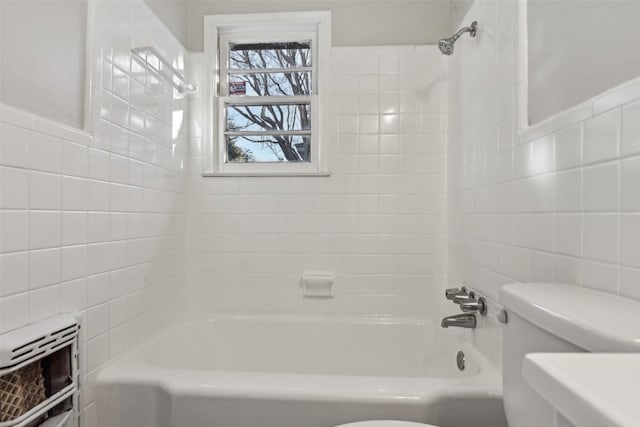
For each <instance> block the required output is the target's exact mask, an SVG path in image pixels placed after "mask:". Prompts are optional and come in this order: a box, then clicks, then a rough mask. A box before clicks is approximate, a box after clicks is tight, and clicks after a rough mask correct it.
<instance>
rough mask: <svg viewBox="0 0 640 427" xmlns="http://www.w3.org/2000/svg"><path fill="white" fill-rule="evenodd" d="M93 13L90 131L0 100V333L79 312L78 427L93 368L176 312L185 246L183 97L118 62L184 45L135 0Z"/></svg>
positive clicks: (178, 51) (175, 53) (178, 55)
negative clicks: (137, 52) (135, 51)
mask: <svg viewBox="0 0 640 427" xmlns="http://www.w3.org/2000/svg"><path fill="white" fill-rule="evenodd" d="M91 7H92V8H94V9H93V10H92V14H91V16H92V20H91V22H90V31H92V34H93V39H94V45H93V52H92V54H91V58H92V61H93V66H94V71H95V73H94V75H93V79H92V102H93V104H92V110H91V111H92V113H91V114H89V123H88V125H90V130H91V131H92V133H93V137H92V136H91V135H90V134H88V133H85V132H82V131H79V130H76V129H71V128H69V127H67V126H65V125H61V124H59V123H55V122H51V121H48V120H45V119H42V118H40V117H37V116H34V115H32V114H30V113H28V112H24V111H19V110H16V109H14V108H11V107H8V106H4V105H2V106H0V333H1V332H5V331H8V330H11V329H14V328H17V327H20V326H23V325H25V324H27V323H29V322H33V321H36V320H40V319H43V318H46V317H48V316H51V315H54V314H57V313H60V312H77V313H79V314H80V315H81V317H82V319H83V326H84V327H83V329H82V340H83V348H82V349H83V353H84V354H85V356H86V357H85V358H83V360H82V363H81V365H82V368H83V372H84V373H85V374H86V377H85V378H86V379H87V380H86V381H83V387H84V388H83V395H84V396H85V397H86V399H85V402H84V405H86V407H87V411H85V415H86V417H85V418H86V423H85V425H86V426H93V425H95V419H94V418H92V416H91V415H92V414H93V415H95V411H93V402H92V401H93V395H94V393H93V390H92V384H93V381H91V380H90V379H91V378H94V377H95V374H96V372H97V368H99V367H100V366H101V365H102V364H103V363H104V362H106V361H107V360H109V359H110V358H112V357H114V356H116V355H118V354H120V353H122V352H123V351H124V350H125V349H127V348H129V347H131V346H132V345H135V344H136V343H137V342H139V341H140V340H142V339H144V338H145V337H147V336H149V335H150V334H152V333H153V332H154V331H156V330H158V329H159V328H161V327H162V326H163V325H165V324H166V323H167V322H168V321H170V320H171V319H172V318H174V317H175V316H176V315H177V314H179V313H181V312H182V307H183V304H182V301H183V298H182V293H181V290H182V289H183V286H182V284H183V283H184V282H185V274H184V264H185V261H184V254H185V253H186V225H185V220H186V216H185V212H184V211H185V184H186V173H185V172H184V161H185V160H186V158H187V156H186V150H187V135H186V128H183V127H182V126H181V123H178V122H177V121H174V120H173V115H172V112H173V111H184V110H185V108H186V106H187V104H186V100H185V99H183V97H182V96H177V94H176V93H175V92H174V91H173V89H172V88H171V86H170V85H169V84H166V83H164V82H162V81H160V80H158V79H157V78H155V77H154V76H153V75H151V74H148V73H146V72H145V71H144V70H143V69H140V68H139V67H137V66H136V65H135V64H132V62H131V61H130V60H129V49H130V48H131V47H133V46H138V45H142V44H144V45H149V44H150V45H154V46H156V47H157V48H159V49H160V50H162V51H163V52H165V54H166V55H167V57H168V58H169V59H170V60H172V61H176V63H183V62H184V61H183V57H184V55H185V51H184V49H183V48H182V47H181V45H180V44H179V43H178V42H177V41H176V40H175V38H174V37H173V36H172V35H171V33H170V32H169V31H168V30H167V29H166V28H165V27H164V26H163V24H161V23H160V21H159V20H158V19H157V18H156V17H155V15H153V13H152V12H151V11H150V10H149V9H148V7H147V6H146V5H145V4H144V2H143V1H141V0H140V1H138V0H135V1H130V2H92V3H91ZM113 70H116V72H115V73H114V72H113ZM111 76H114V78H113V80H114V81H113V82H112V78H111ZM116 76H117V77H116ZM116 80H117V82H116ZM130 82H134V83H131V84H130ZM129 87H131V93H130V92H129ZM134 88H135V93H134ZM111 89H113V91H112V90H111ZM133 103H135V104H136V105H137V106H136V107H134V106H133V105H132V104H133ZM138 122H140V123H138Z"/></svg>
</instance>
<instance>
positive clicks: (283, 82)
mask: <svg viewBox="0 0 640 427" xmlns="http://www.w3.org/2000/svg"><path fill="white" fill-rule="evenodd" d="M310 55H311V49H310V45H309V43H298V42H293V43H269V44H254V45H246V44H245V45H238V46H235V47H234V48H233V49H232V50H231V52H230V61H231V64H230V65H231V68H232V69H236V70H238V69H240V70H260V71H265V72H263V73H262V72H261V73H247V74H234V75H233V80H234V81H235V82H238V81H241V82H245V84H246V85H247V86H248V87H249V88H250V89H251V90H252V91H253V92H254V93H255V95H256V96H296V95H309V94H311V73H310V72H306V71H294V72H288V71H284V72H283V70H282V69H289V68H294V67H308V66H310V65H311V57H310ZM273 68H276V69H280V71H279V72H268V71H269V69H273ZM257 102H259V101H257ZM230 108H231V109H233V110H234V111H235V112H236V113H237V114H238V115H240V116H241V117H242V118H244V119H245V121H243V124H241V125H237V124H233V126H235V127H234V128H233V129H232V128H231V126H232V125H231V124H230V123H228V124H227V128H228V130H250V129H256V125H257V127H259V128H260V129H264V130H268V131H291V130H300V129H303V130H308V129H310V128H311V114H310V106H309V104H308V103H298V104H292V105H282V104H280V105H278V104H275V105H272V104H269V105H232V106H230ZM243 138H244V139H245V140H248V141H251V142H255V143H263V144H268V146H269V148H271V149H272V151H273V152H274V154H275V155H276V156H278V158H279V159H280V160H281V161H283V160H285V159H286V161H289V162H298V161H309V160H310V150H309V146H310V137H309V136H308V135H269V136H268V137H267V136H243ZM275 146H277V147H279V149H280V150H276V147H275ZM280 152H281V153H282V155H283V156H284V159H283V158H281V155H280Z"/></svg>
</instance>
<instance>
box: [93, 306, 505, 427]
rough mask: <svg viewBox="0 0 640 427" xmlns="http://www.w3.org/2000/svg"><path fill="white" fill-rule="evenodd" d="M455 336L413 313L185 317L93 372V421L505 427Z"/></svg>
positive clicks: (118, 424)
mask: <svg viewBox="0 0 640 427" xmlns="http://www.w3.org/2000/svg"><path fill="white" fill-rule="evenodd" d="M463 335H464V331H462V330H456V329H454V328H449V329H441V328H440V327H439V325H437V324H436V322H435V321H434V320H427V319H422V318H397V317H388V318H383V319H381V318H366V317H365V318H363V317H308V316H256V315H224V316H217V317H216V318H214V319H206V320H205V319H192V320H188V321H184V322H182V323H180V324H178V325H176V326H175V327H173V328H171V329H170V330H168V331H167V332H165V333H163V334H162V335H160V336H158V337H156V338H154V339H153V340H152V341H150V342H149V343H147V344H145V345H144V346H142V347H140V348H138V349H135V350H134V351H133V352H132V353H131V354H130V355H129V356H127V357H125V358H123V359H121V360H119V361H117V362H116V363H114V364H112V365H110V366H109V367H108V368H106V369H105V370H103V371H102V372H101V373H100V375H99V377H98V380H97V386H96V387H97V388H96V392H97V412H98V424H99V427H330V426H334V425H337V424H342V423H346V422H350V421H356V420H366V419H381V418H383V419H389V418H393V419H403V420H411V421H421V422H428V423H432V424H437V425H439V426H442V427H467V426H468V427H471V426H473V427H502V426H506V422H505V421H504V416H503V411H502V399H501V384H500V383H501V381H500V376H499V374H498V373H497V372H496V371H495V370H494V369H492V368H491V367H490V366H489V365H488V364H487V363H486V362H485V361H484V360H483V359H482V358H481V357H480V356H479V355H478V354H477V353H476V352H474V351H473V349H472V348H471V347H470V346H468V345H466V344H465V343H464V342H463V341H461V340H459V339H458V338H457V337H461V336H463ZM459 350H463V351H464V352H465V354H466V355H467V368H466V369H465V370H464V371H462V372H461V371H459V370H458V369H457V367H456V362H455V358H456V353H457V352H458V351H459Z"/></svg>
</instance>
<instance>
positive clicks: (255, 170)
mask: <svg viewBox="0 0 640 427" xmlns="http://www.w3.org/2000/svg"><path fill="white" fill-rule="evenodd" d="M293 40H312V55H313V57H312V67H313V71H312V89H313V91H312V94H311V95H309V96H292V97H283V96H279V97H278V99H279V101H283V102H284V101H289V100H291V101H294V102H295V101H304V102H309V103H310V104H311V123H312V125H311V126H312V129H311V162H274V163H267V162H265V163H260V162H250V163H227V162H225V156H226V140H225V136H224V131H225V129H224V125H223V123H224V117H222V116H223V115H224V111H225V109H224V104H225V103H226V102H231V101H232V103H234V104H238V103H243V102H246V103H247V104H251V103H255V102H256V98H255V97H246V98H243V97H241V96H234V97H229V96H228V83H227V82H228V79H227V78H226V77H227V73H226V70H227V64H226V63H222V61H228V43H229V42H230V41H232V42H234V43H242V42H260V43H262V42H266V43H268V42H273V41H293ZM330 49H331V12H328V11H321V12H291V13H259V14H242V15H209V16H205V18H204V67H205V75H204V78H205V84H204V85H203V86H204V89H203V96H204V111H205V114H204V123H203V128H202V130H203V138H204V141H203V152H204V171H203V176H306V175H309V176H328V175H329V171H328V165H327V156H328V145H329V144H328V143H329V137H328V135H327V132H326V131H325V128H326V120H325V117H326V113H325V111H324V109H325V108H326V104H327V102H326V98H327V95H328V92H329V87H328V76H329V72H330V71H331V68H330V64H329V60H330V56H331V52H330ZM258 101H259V100H258ZM259 102H264V101H259Z"/></svg>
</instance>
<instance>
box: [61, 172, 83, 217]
mask: <svg viewBox="0 0 640 427" xmlns="http://www.w3.org/2000/svg"><path fill="white" fill-rule="evenodd" d="M88 191H89V190H88V183H87V180H86V179H83V178H74V177H70V176H63V177H62V210H67V211H85V210H87V198H88Z"/></svg>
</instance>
